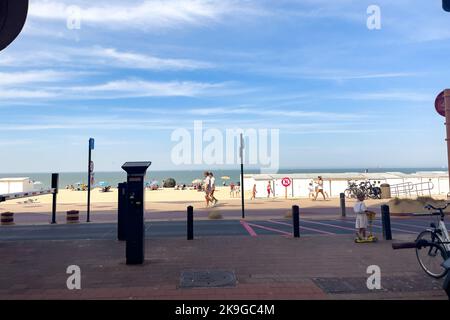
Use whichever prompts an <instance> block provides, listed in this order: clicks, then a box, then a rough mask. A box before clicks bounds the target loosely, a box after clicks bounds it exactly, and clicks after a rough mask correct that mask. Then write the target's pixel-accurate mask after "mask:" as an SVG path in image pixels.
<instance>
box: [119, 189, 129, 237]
mask: <svg viewBox="0 0 450 320" xmlns="http://www.w3.org/2000/svg"><path fill="white" fill-rule="evenodd" d="M117 203H118V205H117V240H119V241H125V240H126V239H127V238H126V234H125V232H126V222H127V220H126V219H127V183H126V182H123V183H119V185H118V202H117Z"/></svg>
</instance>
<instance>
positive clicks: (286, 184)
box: [281, 177, 292, 199]
mask: <svg viewBox="0 0 450 320" xmlns="http://www.w3.org/2000/svg"><path fill="white" fill-rule="evenodd" d="M291 183H292V182H291V179H290V178H288V177H286V178H283V179H282V180H281V184H282V185H283V187H284V188H285V194H284V198H285V199H287V189H288V187H289V186H290V185H291Z"/></svg>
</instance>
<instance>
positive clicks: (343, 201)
mask: <svg viewBox="0 0 450 320" xmlns="http://www.w3.org/2000/svg"><path fill="white" fill-rule="evenodd" d="M339 197H340V198H341V212H342V217H343V218H345V216H346V215H347V213H346V211H345V210H346V209H345V194H344V193H341V194H340V195H339Z"/></svg>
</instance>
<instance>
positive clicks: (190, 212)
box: [187, 206, 194, 240]
mask: <svg viewBox="0 0 450 320" xmlns="http://www.w3.org/2000/svg"><path fill="white" fill-rule="evenodd" d="M187 239H188V240H194V208H193V207H192V206H189V207H187Z"/></svg>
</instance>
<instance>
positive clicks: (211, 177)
mask: <svg viewBox="0 0 450 320" xmlns="http://www.w3.org/2000/svg"><path fill="white" fill-rule="evenodd" d="M209 185H210V194H209V198H210V200H211V202H212V201H214V203H213V205H216V204H217V202H218V201H219V200H217V199H216V197H214V192H215V191H216V178H214V174H213V173H212V172H210V173H209Z"/></svg>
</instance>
